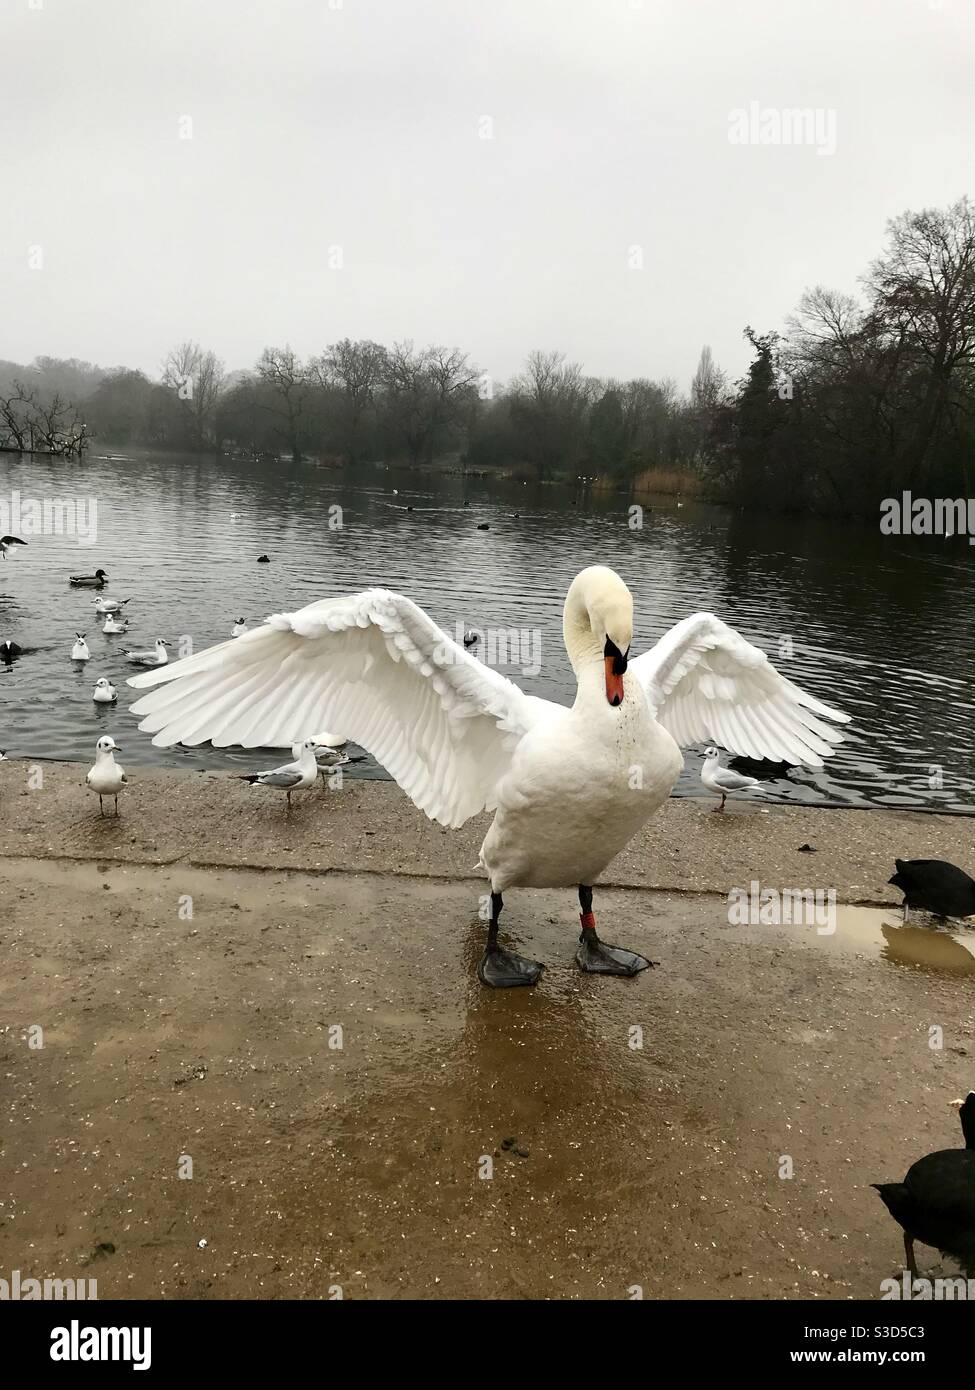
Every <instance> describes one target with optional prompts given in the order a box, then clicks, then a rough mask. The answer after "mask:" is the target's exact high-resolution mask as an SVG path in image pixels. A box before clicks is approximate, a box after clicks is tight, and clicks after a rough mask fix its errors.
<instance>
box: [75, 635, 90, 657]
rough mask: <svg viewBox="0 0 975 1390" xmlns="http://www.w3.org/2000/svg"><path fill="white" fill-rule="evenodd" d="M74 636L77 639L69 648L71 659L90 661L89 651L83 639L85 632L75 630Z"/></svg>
mask: <svg viewBox="0 0 975 1390" xmlns="http://www.w3.org/2000/svg"><path fill="white" fill-rule="evenodd" d="M75 637H77V639H78V640H77V641H76V642H75V644H74V646H73V647H72V648H71V660H72V661H90V660H91V652H90V651H89V650H88V643H87V642H86V641H85V634H84V633H83V632H76V633H75Z"/></svg>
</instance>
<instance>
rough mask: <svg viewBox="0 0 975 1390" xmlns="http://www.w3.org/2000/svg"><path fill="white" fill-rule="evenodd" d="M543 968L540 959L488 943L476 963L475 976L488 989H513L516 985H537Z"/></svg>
mask: <svg viewBox="0 0 975 1390" xmlns="http://www.w3.org/2000/svg"><path fill="white" fill-rule="evenodd" d="M544 969H545V967H544V965H542V964H541V962H540V961H537V960H527V959H526V958H525V957H524V956H516V955H513V954H512V952H510V951H504V950H502V949H501V947H500V946H490V945H489V946H488V948H487V950H486V951H485V952H484V955H483V956H482V957H481V959H480V962H479V963H478V967H477V978H478V979H479V980H480V982H481V984H482V985H487V986H488V987H489V988H490V989H514V988H516V987H517V986H518V985H537V984H538V981H539V978H540V977H541V973H542V971H543V970H544Z"/></svg>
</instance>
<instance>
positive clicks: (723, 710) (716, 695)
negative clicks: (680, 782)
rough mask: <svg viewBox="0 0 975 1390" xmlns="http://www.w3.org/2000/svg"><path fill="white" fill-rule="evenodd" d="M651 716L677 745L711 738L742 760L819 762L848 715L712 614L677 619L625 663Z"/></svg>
mask: <svg viewBox="0 0 975 1390" xmlns="http://www.w3.org/2000/svg"><path fill="white" fill-rule="evenodd" d="M630 670H631V671H634V672H636V674H637V675H638V677H639V679H640V682H641V684H642V685H643V688H644V690H645V691H646V692H647V698H648V699H649V701H650V707H651V709H652V711H653V713H654V715H655V717H656V719H657V721H658V722H659V723H660V724H662V725H663V726H664V728H665V729H667V730H668V732H669V733H670V734H671V735H672V736H673V737H674V738H675V739H676V741H677V742H678V743H679V744H681V745H682V746H683V747H686V746H687V745H689V744H693V743H719V744H721V745H722V746H723V747H725V748H727V749H729V751H731V752H734V753H739V754H744V755H745V756H746V757H750V758H771V759H773V760H775V761H780V760H781V761H783V762H789V763H802V764H805V765H806V766H807V767H822V765H823V758H826V757H829V755H830V754H831V753H832V752H833V751H834V748H833V745H834V744H836V743H840V742H841V741H842V739H843V735H842V734H841V733H839V732H838V731H837V730H836V729H834V728H832V727H831V726H830V725H829V724H826V723H824V720H825V719H832V720H835V721H836V722H837V723H840V724H846V723H848V722H849V715H847V714H843V713H841V711H840V710H835V709H832V708H831V707H830V706H829V705H824V704H823V703H822V702H821V701H820V700H817V699H815V698H814V697H813V696H812V695H808V694H807V693H806V692H805V691H804V690H802V689H800V687H799V686H798V685H794V684H793V682H792V681H790V680H787V679H786V678H785V676H782V675H780V674H779V672H778V671H777V670H776V669H775V667H774V666H773V665H772V663H771V662H770V661H769V659H768V657H767V656H766V655H765V653H764V652H763V651H760V650H759V649H758V647H753V646H752V645H751V643H750V642H746V641H745V639H744V637H742V636H741V634H740V633H738V632H736V631H735V630H734V628H731V627H728V625H727V623H723V622H722V621H721V619H720V618H716V617H715V616H714V614H712V613H695V614H693V616H692V617H690V618H685V619H684V620H683V622H680V623H677V624H676V625H675V626H674V627H672V628H671V629H670V631H669V632H667V633H665V634H664V636H663V637H661V639H660V641H659V642H658V643H657V644H656V646H654V647H651V649H650V651H648V652H644V653H643V655H642V656H638V657H637V658H636V659H635V660H634V661H631V662H630Z"/></svg>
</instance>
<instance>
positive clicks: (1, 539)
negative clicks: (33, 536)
mask: <svg viewBox="0 0 975 1390" xmlns="http://www.w3.org/2000/svg"><path fill="white" fill-rule="evenodd" d="M26 544H27V542H26V541H22V540H21V539H20V537H19V536H0V556H2V558H3V559H4V560H6V558H7V551H8V550H9V549H10V547H11V546H12V545H26Z"/></svg>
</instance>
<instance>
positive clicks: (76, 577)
mask: <svg viewBox="0 0 975 1390" xmlns="http://www.w3.org/2000/svg"><path fill="white" fill-rule="evenodd" d="M68 583H69V584H74V585H75V587H76V588H84V587H85V586H87V587H88V588H90V589H104V587H105V585H106V584H107V583H108V575H107V574H106V573H105V571H104V570H96V571H95V573H94V574H69V575H68Z"/></svg>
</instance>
